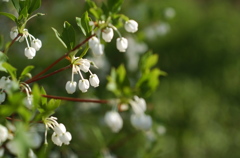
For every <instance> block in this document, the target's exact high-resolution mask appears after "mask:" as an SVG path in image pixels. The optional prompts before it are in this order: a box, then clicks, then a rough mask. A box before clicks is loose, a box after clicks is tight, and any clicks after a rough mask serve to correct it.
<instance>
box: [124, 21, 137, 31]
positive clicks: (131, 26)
mask: <svg viewBox="0 0 240 158" xmlns="http://www.w3.org/2000/svg"><path fill="white" fill-rule="evenodd" d="M124 28H125V29H126V31H127V32H131V33H134V32H136V31H137V30H138V23H137V22H136V21H135V20H128V21H126V22H125V25H124Z"/></svg>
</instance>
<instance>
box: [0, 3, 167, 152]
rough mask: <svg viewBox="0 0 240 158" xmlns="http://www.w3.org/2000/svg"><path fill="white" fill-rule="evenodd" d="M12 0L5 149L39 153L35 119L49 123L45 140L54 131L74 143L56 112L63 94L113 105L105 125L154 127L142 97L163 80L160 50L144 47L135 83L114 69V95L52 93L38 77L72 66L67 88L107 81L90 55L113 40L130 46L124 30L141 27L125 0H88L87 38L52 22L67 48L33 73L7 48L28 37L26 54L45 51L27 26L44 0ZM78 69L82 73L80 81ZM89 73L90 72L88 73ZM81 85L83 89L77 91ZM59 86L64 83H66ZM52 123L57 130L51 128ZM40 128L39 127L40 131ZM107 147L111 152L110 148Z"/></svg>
mask: <svg viewBox="0 0 240 158" xmlns="http://www.w3.org/2000/svg"><path fill="white" fill-rule="evenodd" d="M10 3H12V5H13V7H14V8H15V10H16V12H17V13H18V14H17V16H15V15H14V14H11V13H7V12H0V15H3V16H6V17H8V18H9V19H10V20H12V21H13V23H14V25H15V26H14V27H13V28H10V29H9V32H10V38H11V39H12V41H11V42H10V43H9V44H8V43H6V44H5V45H6V46H5V48H4V49H2V51H1V52H0V66H1V67H0V70H1V71H2V73H3V74H4V76H1V79H0V104H1V105H0V116H1V124H0V145H1V146H2V148H0V150H1V151H2V153H3V154H2V155H4V153H6V154H13V155H16V156H20V157H27V155H28V156H29V155H31V156H29V157H34V156H35V154H36V153H35V152H34V149H37V148H40V145H41V143H38V144H40V145H37V146H33V145H32V144H34V143H32V142H31V141H30V140H31V139H30V138H31V137H32V135H31V136H30V135H28V133H31V132H32V131H31V130H30V127H34V124H35V125H38V124H43V125H44V133H45V134H44V135H42V137H44V141H42V142H43V144H48V143H49V140H48V137H47V134H48V133H52V136H51V140H52V143H53V144H55V145H57V146H62V145H70V144H71V141H73V140H74V135H73V136H72V134H71V131H67V130H66V127H65V125H64V124H62V123H58V122H57V118H56V117H54V116H53V115H54V113H55V112H56V109H57V108H58V107H59V108H64V106H62V104H61V101H62V100H66V101H74V102H88V103H89V102H92V103H100V104H103V106H104V105H110V106H111V107H112V110H110V111H108V112H107V110H106V111H105V116H104V122H105V123H104V125H103V126H108V127H109V129H110V130H111V131H112V132H114V133H117V132H121V129H122V128H124V123H125V122H126V121H127V120H129V121H130V122H131V124H132V126H133V127H134V128H136V129H137V130H140V131H141V130H142V131H147V130H150V129H151V126H152V123H153V121H152V118H151V116H150V115H148V114H146V112H147V104H146V101H145V99H144V98H143V97H149V96H150V95H151V94H152V93H153V92H154V90H155V89H156V88H157V86H158V84H159V76H160V75H164V74H165V73H164V72H163V71H161V70H160V69H159V68H154V66H155V65H156V64H157V62H158V56H157V55H156V54H152V53H151V52H150V51H149V52H147V53H145V54H144V55H143V56H142V58H141V60H140V61H139V62H140V64H139V75H138V77H137V78H135V79H134V83H131V84H130V80H131V78H129V76H128V75H127V70H126V68H125V66H124V65H123V64H122V65H120V66H119V67H118V68H112V69H111V73H110V75H108V76H106V77H107V84H106V85H105V86H106V89H107V90H108V91H109V92H110V93H112V96H113V97H112V98H110V99H107V100H101V99H96V100H93V99H82V98H76V97H62V96H54V95H49V94H48V93H51V92H46V91H45V89H44V87H43V86H41V85H39V84H38V82H37V81H39V80H42V79H44V78H48V77H50V76H53V75H54V74H57V73H61V72H62V71H64V70H67V69H71V75H69V76H71V78H70V80H68V81H66V82H65V83H66V84H65V89H66V92H67V93H68V94H73V93H88V90H89V89H91V88H90V86H91V87H93V89H95V90H97V89H98V87H99V86H101V83H102V82H103V83H104V82H106V81H102V80H101V81H100V78H99V77H98V74H97V72H96V73H93V72H92V71H91V70H90V69H91V67H93V68H94V67H95V68H97V67H98V65H96V64H95V63H94V62H93V61H91V60H90V58H89V55H88V54H89V52H92V53H93V55H94V56H93V58H95V57H96V56H100V55H104V52H105V45H107V44H108V43H114V45H116V48H117V50H119V52H126V50H127V49H128V46H129V43H128V39H127V38H125V37H123V36H122V32H121V31H120V30H121V28H124V29H125V30H126V32H129V33H137V31H138V23H137V22H136V21H135V20H132V19H129V18H128V17H127V16H126V15H123V14H120V9H121V5H122V3H123V0H116V1H111V0H109V1H107V3H103V5H102V7H98V6H97V5H96V4H95V3H94V1H92V0H86V5H87V10H86V11H85V12H84V13H83V15H82V16H81V17H76V24H77V26H78V27H79V28H80V30H81V33H82V35H83V36H84V40H82V41H81V42H80V43H76V39H75V38H76V34H77V33H76V31H75V28H74V27H73V25H71V24H70V23H69V22H67V21H65V22H64V24H63V31H62V33H59V31H58V30H57V29H55V28H52V29H53V31H54V33H55V35H56V38H57V39H58V40H59V41H60V43H59V44H62V45H63V46H64V47H65V48H66V51H65V53H64V54H63V55H61V54H60V55H59V56H60V57H59V58H58V59H55V60H54V59H53V61H52V63H49V65H46V68H45V69H43V70H42V71H40V72H39V73H38V74H33V75H31V73H30V72H31V70H32V69H34V66H32V65H26V67H25V69H24V70H22V72H20V73H19V71H20V70H19V69H18V68H17V67H14V63H12V60H10V59H9V58H8V55H9V54H8V53H17V52H9V51H8V50H9V49H10V48H11V47H14V43H15V42H23V41H25V42H26V45H27V47H26V48H25V49H24V55H25V56H26V58H27V59H25V60H29V59H33V58H38V59H40V58H41V57H40V56H41V55H40V53H39V54H38V53H36V52H38V51H39V52H41V47H42V46H43V45H44V41H42V40H41V39H40V38H39V39H38V38H35V37H34V36H33V35H32V34H30V33H29V32H31V30H29V31H28V22H29V21H30V20H31V19H32V18H38V16H43V15H44V14H43V13H36V14H33V13H34V12H35V11H36V10H37V9H38V8H40V7H41V0H23V1H22V0H12V1H11V2H10ZM114 33H115V34H114ZM115 36H117V37H115ZM114 39H116V41H114ZM1 42H3V41H1ZM0 45H1V44H0ZM89 50H90V51H89ZM19 51H20V52H23V51H22V50H19ZM62 60H66V61H68V62H69V64H68V65H66V66H65V67H62V68H60V69H58V70H55V71H52V72H49V71H50V69H51V68H52V67H54V66H55V65H57V64H58V63H59V62H60V61H62ZM23 64H24V63H23ZM17 71H18V73H17ZM98 71H101V69H99V70H98ZM75 74H78V75H79V77H78V78H79V80H78V81H77V79H78V78H77V79H76V77H75ZM86 74H88V77H85V76H86ZM103 86H104V85H103ZM77 87H78V88H79V90H80V91H81V92H76V91H77ZM58 88H63V89H64V86H59V87H58ZM121 113H129V114H131V116H129V118H128V119H126V118H123V116H122V114H121ZM102 117H103V116H102ZM9 124H10V125H11V126H10V125H9ZM66 126H68V125H66ZM49 129H52V130H53V131H49ZM140 131H139V132H140ZM38 132H39V131H37V130H35V133H38ZM35 137H36V138H37V137H38V136H35ZM40 142H41V141H40ZM3 147H4V148H3ZM102 153H106V150H104V151H102Z"/></svg>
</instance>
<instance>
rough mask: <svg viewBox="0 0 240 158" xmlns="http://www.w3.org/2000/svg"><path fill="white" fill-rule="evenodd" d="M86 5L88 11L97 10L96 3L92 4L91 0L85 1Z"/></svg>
mask: <svg viewBox="0 0 240 158" xmlns="http://www.w3.org/2000/svg"><path fill="white" fill-rule="evenodd" d="M86 3H87V4H88V9H90V8H97V5H96V3H95V2H93V1H92V0H86Z"/></svg>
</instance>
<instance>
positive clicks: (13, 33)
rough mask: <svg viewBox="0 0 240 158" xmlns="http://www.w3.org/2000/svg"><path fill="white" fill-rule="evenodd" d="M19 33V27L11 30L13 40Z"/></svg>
mask: <svg viewBox="0 0 240 158" xmlns="http://www.w3.org/2000/svg"><path fill="white" fill-rule="evenodd" d="M17 35H18V29H17V27H16V26H15V27H13V28H12V29H11V31H10V38H11V39H12V40H13V39H15V38H16V37H17Z"/></svg>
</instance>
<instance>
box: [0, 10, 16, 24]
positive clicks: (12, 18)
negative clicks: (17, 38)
mask: <svg viewBox="0 0 240 158" xmlns="http://www.w3.org/2000/svg"><path fill="white" fill-rule="evenodd" d="M0 15H4V16H6V17H8V18H9V19H11V20H12V21H14V22H16V21H17V18H16V17H15V16H14V15H13V14H10V13H5V12H0Z"/></svg>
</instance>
